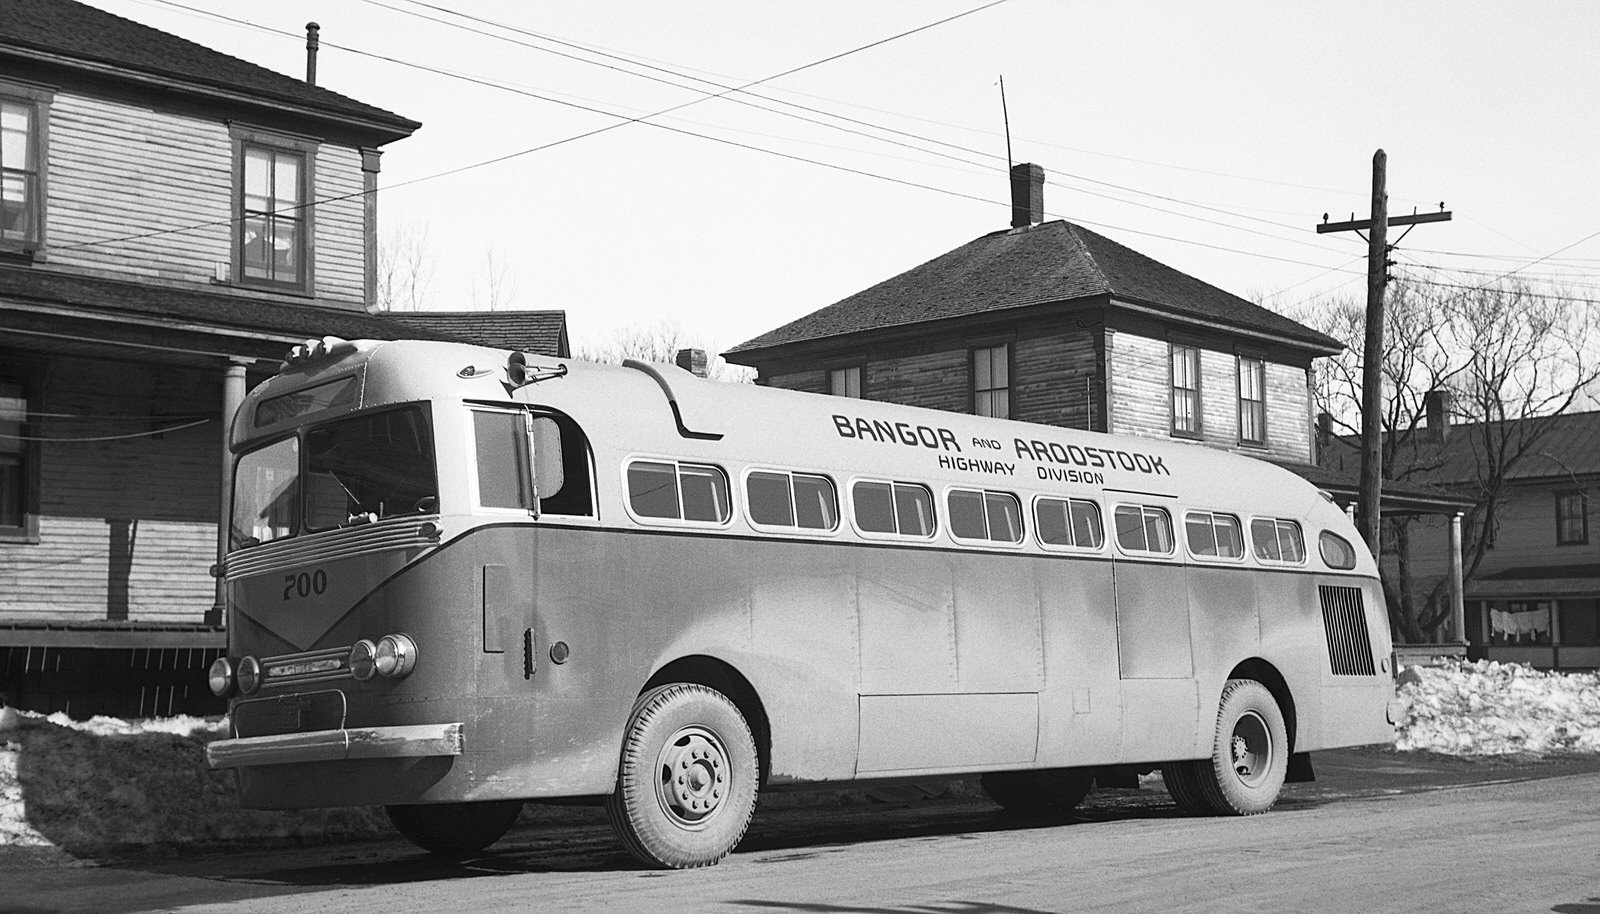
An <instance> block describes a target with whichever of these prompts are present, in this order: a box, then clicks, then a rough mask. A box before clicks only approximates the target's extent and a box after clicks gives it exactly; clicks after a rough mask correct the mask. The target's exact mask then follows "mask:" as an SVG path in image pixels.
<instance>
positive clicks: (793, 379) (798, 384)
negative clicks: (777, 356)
mask: <svg viewBox="0 0 1600 914" xmlns="http://www.w3.org/2000/svg"><path fill="white" fill-rule="evenodd" d="M761 383H762V384H765V385H766V386H768V387H779V388H782V389H784V390H803V391H806V392H808V393H814V394H826V393H832V392H833V391H832V390H831V389H830V388H829V386H828V373H827V372H826V371H796V372H794V373H792V374H781V375H777V376H775V377H771V378H762V379H761Z"/></svg>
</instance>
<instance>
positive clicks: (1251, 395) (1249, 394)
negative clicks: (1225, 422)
mask: <svg viewBox="0 0 1600 914" xmlns="http://www.w3.org/2000/svg"><path fill="white" fill-rule="evenodd" d="M1266 391H1267V364H1266V363H1265V362H1263V361H1262V360H1260V359H1252V358H1249V357H1247V356H1240V357H1239V441H1240V443H1242V444H1266V443H1267V393H1266Z"/></svg>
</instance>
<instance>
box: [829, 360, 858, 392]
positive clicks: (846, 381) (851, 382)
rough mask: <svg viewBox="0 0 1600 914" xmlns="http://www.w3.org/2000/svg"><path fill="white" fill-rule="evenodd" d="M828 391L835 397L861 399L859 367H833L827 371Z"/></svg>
mask: <svg viewBox="0 0 1600 914" xmlns="http://www.w3.org/2000/svg"><path fill="white" fill-rule="evenodd" d="M828 393H831V394H833V395H834V396H835V397H855V398H856V399H858V400H859V399H861V368H860V366H852V367H850V368H835V369H834V370H832V371H830V372H828Z"/></svg>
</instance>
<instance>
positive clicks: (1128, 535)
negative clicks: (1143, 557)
mask: <svg viewBox="0 0 1600 914" xmlns="http://www.w3.org/2000/svg"><path fill="white" fill-rule="evenodd" d="M1114 517H1115V520H1116V524H1117V545H1118V546H1121V547H1122V549H1123V551H1124V552H1153V553H1159V554H1161V555H1171V554H1172V546H1173V543H1172V518H1171V516H1170V515H1168V514H1167V512H1166V509H1165V508H1156V507H1152V506H1150V505H1118V506H1117V509H1116V512H1115V514H1114Z"/></svg>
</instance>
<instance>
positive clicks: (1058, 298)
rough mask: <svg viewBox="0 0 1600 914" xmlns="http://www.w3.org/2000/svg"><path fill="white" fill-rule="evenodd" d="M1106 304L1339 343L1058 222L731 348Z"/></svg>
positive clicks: (953, 254)
mask: <svg viewBox="0 0 1600 914" xmlns="http://www.w3.org/2000/svg"><path fill="white" fill-rule="evenodd" d="M1096 298H1104V299H1107V300H1108V301H1109V302H1110V304H1111V306H1112V307H1115V306H1116V305H1117V304H1118V303H1122V304H1132V305H1139V306H1142V307H1144V308H1147V309H1150V310H1153V311H1155V312H1158V313H1164V314H1167V315H1170V316H1171V317H1173V318H1174V319H1177V320H1191V321H1204V322H1208V323H1216V324H1222V325H1225V326H1228V327H1232V328H1237V329H1240V330H1245V331H1252V332H1255V333H1262V334H1266V335H1268V336H1272V337H1277V338H1279V339H1283V340H1286V341H1289V342H1292V343H1295V344H1298V345H1301V346H1304V347H1307V348H1309V349H1312V350H1314V351H1316V352H1317V353H1318V354H1330V355H1331V354H1333V353H1335V352H1338V351H1339V350H1341V349H1343V348H1344V346H1343V344H1341V343H1340V342H1339V341H1338V340H1335V339H1333V338H1332V337H1330V336H1328V335H1326V334H1323V333H1319V332H1317V331H1316V330H1313V329H1311V328H1310V327H1307V326H1305V325H1303V324H1300V323H1297V322H1295V321H1292V320H1290V319H1289V318H1286V317H1284V316H1283V315H1281V314H1276V313H1274V312H1272V311H1269V310H1267V309H1266V308H1263V307H1261V306H1260V305H1256V304H1254V303H1252V302H1249V301H1246V300H1244V299H1242V298H1240V297H1239V296H1237V295H1233V294H1232V293H1229V292H1224V291H1223V290H1221V289H1219V288H1217V287H1216V286H1213V285H1211V284H1209V283H1206V282H1202V281H1201V280H1198V279H1196V278H1194V277H1193V276H1190V275H1188V274H1186V273H1183V272H1180V271H1178V270H1175V269H1173V268H1171V267H1169V266H1167V265H1165V264H1163V263H1160V262H1158V261H1156V260H1152V259H1151V258H1149V257H1146V256H1145V255H1143V254H1140V253H1139V252H1138V251H1135V250H1133V249H1131V248H1128V247H1124V246H1123V245H1120V244H1118V243H1117V242H1115V241H1112V240H1111V239H1109V238H1107V237H1105V236H1104V235H1100V234H1097V233H1095V232H1092V231H1090V230H1088V229H1086V228H1084V227H1082V226H1080V225H1074V224H1073V223H1070V222H1066V221H1061V220H1057V221H1054V222H1045V223H1041V224H1038V225H1031V226H1028V227H1026V228H1020V229H1010V230H1007V231H998V232H993V233H990V234H988V235H984V236H983V237H981V238H978V239H976V240H974V241H971V242H969V243H967V244H965V245H962V246H961V247H959V248H956V249H955V250H953V251H950V252H949V253H947V254H943V255H941V256H939V257H935V258H934V259H932V260H930V261H928V262H927V263H924V264H922V265H921V266H919V267H914V268H912V269H910V270H907V271H906V272H904V273H901V274H900V275H899V276H895V277H893V278H892V279H887V280H884V281H883V282H880V283H878V284H877V285H875V286H873V287H872V288H870V289H867V290H866V291H864V292H858V293H856V294H855V295H852V296H850V297H849V298H846V299H844V300H843V301H840V302H836V303H834V304H832V305H829V306H828V307H826V308H823V309H821V310H820V311H814V312H812V313H810V314H808V315H806V316H805V317H802V318H800V319H799V320H796V321H793V322H791V323H789V324H786V325H784V326H782V327H779V328H778V329H776V330H773V331H770V332H768V333H765V334H762V335H761V336H758V337H756V338H755V339H752V340H748V341H746V342H744V343H740V344H739V345H737V346H735V347H733V348H732V349H730V350H729V351H728V352H727V353H724V355H739V354H744V353H751V352H757V351H760V350H768V349H773V348H776V347H780V346H787V345H791V344H796V343H803V342H807V341H811V340H819V339H824V338H828V337H837V336H843V335H845V334H851V333H859V332H864V331H871V330H883V329H887V328H893V327H903V326H906V325H910V324H920V323H926V322H930V321H939V320H946V319H950V318H960V317H967V316H971V315H976V314H983V313H990V312H995V311H1002V310H1006V309H1013V308H1029V307H1034V306H1039V305H1051V304H1064V303H1068V302H1075V301H1082V300H1088V299H1096Z"/></svg>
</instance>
